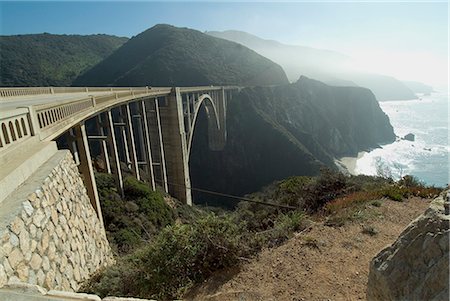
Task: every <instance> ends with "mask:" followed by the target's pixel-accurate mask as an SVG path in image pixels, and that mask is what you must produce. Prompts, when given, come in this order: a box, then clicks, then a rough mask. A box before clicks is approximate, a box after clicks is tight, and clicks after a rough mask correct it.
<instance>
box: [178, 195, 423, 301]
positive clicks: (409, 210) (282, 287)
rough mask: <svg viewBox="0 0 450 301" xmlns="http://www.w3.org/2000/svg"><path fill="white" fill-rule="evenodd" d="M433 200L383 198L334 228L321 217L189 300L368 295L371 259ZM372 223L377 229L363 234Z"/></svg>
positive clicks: (209, 283) (246, 300) (356, 297)
mask: <svg viewBox="0 0 450 301" xmlns="http://www.w3.org/2000/svg"><path fill="white" fill-rule="evenodd" d="M428 204H429V201H428V200H422V199H418V198H413V199H410V200H408V201H405V202H401V203H400V202H394V201H389V200H385V201H382V205H381V207H374V206H368V207H367V208H368V209H366V212H365V213H366V214H367V215H368V216H370V218H369V219H367V220H365V221H363V222H354V223H351V224H347V225H345V226H343V227H340V228H333V227H328V226H325V225H323V223H321V222H318V223H315V224H313V226H312V227H311V228H310V229H308V230H306V231H303V232H301V233H297V234H296V235H295V237H294V238H292V239H290V240H289V241H288V242H287V243H285V244H284V245H282V246H280V247H278V248H274V249H267V250H264V251H263V252H261V253H260V255H259V256H258V257H257V258H255V259H254V260H252V261H251V262H249V263H247V264H244V265H243V266H242V267H241V269H240V271H229V272H228V273H222V274H221V275H217V276H216V277H213V278H211V279H209V280H208V281H207V282H205V283H204V284H202V285H201V286H200V287H198V288H196V289H195V290H194V291H193V292H191V294H189V295H190V297H188V298H187V299H188V300H211V301H212V300H214V301H224V300H240V301H253V300H274V301H275V300H277V301H278V300H308V301H309V300H364V299H365V294H366V284H367V278H368V273H369V263H370V261H371V259H372V258H373V257H374V256H375V255H376V254H377V253H378V252H379V251H380V250H381V249H383V248H384V247H385V246H386V245H387V244H390V243H392V242H393V241H394V240H395V239H396V238H397V237H398V235H399V234H400V233H401V231H402V230H403V229H404V228H405V227H406V226H407V225H408V224H409V223H410V222H411V221H412V220H413V219H415V218H416V217H417V216H418V215H420V214H421V213H423V212H424V211H425V209H426V208H427V206H428ZM363 226H364V227H370V226H371V227H373V228H374V229H375V230H376V232H378V233H377V234H375V235H369V234H364V233H363V232H362V229H363Z"/></svg>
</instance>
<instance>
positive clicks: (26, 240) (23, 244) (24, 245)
mask: <svg viewBox="0 0 450 301" xmlns="http://www.w3.org/2000/svg"><path fill="white" fill-rule="evenodd" d="M19 241H20V249H21V250H22V253H23V254H26V253H27V252H28V251H29V250H30V234H28V232H27V231H26V230H24V231H22V232H20V235H19Z"/></svg>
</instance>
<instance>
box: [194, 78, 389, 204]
mask: <svg viewBox="0 0 450 301" xmlns="http://www.w3.org/2000/svg"><path fill="white" fill-rule="evenodd" d="M227 116H228V119H227V131H228V140H227V144H226V146H225V149H224V150H223V151H222V152H213V151H210V150H209V149H208V147H207V127H206V120H205V118H206V117H205V115H204V114H203V116H200V120H199V121H198V128H197V129H196V130H195V131H196V132H195V134H194V135H195V136H194V145H193V149H192V153H191V158H190V171H191V177H192V183H193V186H194V187H198V188H208V189H212V190H216V191H221V192H227V193H231V194H239V195H242V194H245V193H248V192H253V191H256V190H259V189H260V188H261V187H262V186H264V185H267V184H269V183H271V182H272V181H274V180H278V179H283V178H286V177H289V176H293V175H314V174H317V173H318V171H319V169H320V167H321V166H324V165H327V166H330V167H333V166H334V163H333V162H334V158H335V157H339V156H344V155H355V154H356V153H357V152H358V151H361V150H364V149H368V148H373V147H376V146H377V145H378V144H380V143H387V142H391V141H393V140H394V138H395V135H394V133H393V129H392V126H391V125H390V123H389V119H388V117H387V116H386V115H385V114H384V113H383V112H382V111H381V109H380V107H379V105H378V103H377V101H376V99H375V97H374V96H373V94H372V93H371V92H370V90H368V89H364V88H357V87H332V86H327V85H325V84H323V83H321V82H318V81H315V80H311V79H308V78H306V77H302V78H300V80H299V81H298V82H297V83H295V84H290V85H281V86H276V87H255V88H245V89H243V90H242V91H241V92H240V93H238V94H236V95H234V97H233V99H232V100H230V101H229V103H228V112H227ZM196 197H197V200H199V199H202V198H204V199H210V197H209V196H208V198H207V196H206V195H204V196H202V195H201V194H197V195H196Z"/></svg>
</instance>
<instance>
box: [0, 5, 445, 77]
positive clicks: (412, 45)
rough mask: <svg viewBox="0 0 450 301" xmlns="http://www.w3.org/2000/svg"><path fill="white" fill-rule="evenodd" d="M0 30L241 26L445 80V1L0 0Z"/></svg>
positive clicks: (381, 67)
mask: <svg viewBox="0 0 450 301" xmlns="http://www.w3.org/2000/svg"><path fill="white" fill-rule="evenodd" d="M0 14H1V15H0V17H1V18H0V19H1V23H0V34H2V35H13V34H27V33H42V32H49V33H54V34H96V33H106V34H113V35H118V36H126V37H132V36H134V35H137V34H139V33H140V32H142V31H144V30H145V29H147V28H150V27H152V26H153V25H155V24H158V23H166V24H172V25H175V26H182V27H189V28H193V29H197V30H200V31H207V30H219V31H220V30H229V29H234V30H242V31H246V32H249V33H251V34H254V35H257V36H259V37H262V38H265V39H272V40H277V41H280V42H282V43H286V44H295V45H304V46H310V47H316V48H321V49H330V50H335V51H338V52H341V53H343V54H346V55H348V56H350V57H352V58H353V59H354V60H355V62H356V65H357V66H358V67H359V68H360V69H362V70H365V71H371V72H377V73H382V74H387V75H392V76H395V77H397V78H399V79H402V80H417V81H422V82H424V83H427V84H431V85H434V86H444V85H447V84H448V4H447V2H446V1H440V2H430V1H426V2H414V1H408V2H396V3H392V2H386V1H378V2H348V1H347V2H334V1H331V2H330V1H328V2H254V1H251V2H210V1H201V2H191V1H181V2H148V1H147V2H144V1H141V2H134V1H96V2H91V1H78V2H70V1H49V2H40V1H11V2H0Z"/></svg>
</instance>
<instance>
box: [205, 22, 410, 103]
mask: <svg viewBox="0 0 450 301" xmlns="http://www.w3.org/2000/svg"><path fill="white" fill-rule="evenodd" d="M207 34H209V35H211V36H214V37H218V38H222V39H226V40H229V41H233V42H236V43H240V44H242V45H244V46H246V47H249V48H250V49H253V50H255V51H256V52H258V53H260V54H261V55H263V56H265V57H267V58H269V59H271V60H273V61H274V62H276V63H278V64H280V65H281V66H282V67H283V69H284V70H285V72H286V74H287V76H288V78H289V80H290V81H292V82H295V81H297V79H298V78H299V77H300V76H301V75H305V76H308V77H311V78H314V79H317V80H320V81H323V82H325V83H327V84H330V85H336V86H361V87H366V88H369V89H370V90H372V92H373V93H374V94H375V96H376V98H377V99H378V100H401V99H405V100H407V99H414V98H416V96H415V95H414V93H413V92H412V91H411V90H410V89H409V88H408V87H407V86H406V85H405V84H403V83H402V82H401V81H399V80H397V79H395V78H393V77H390V76H383V75H378V74H362V73H358V72H355V71H352V70H351V69H350V68H349V65H351V58H350V57H348V56H346V55H344V54H341V53H338V52H334V51H329V50H323V49H316V48H311V47H305V46H296V45H286V44H282V43H279V42H277V41H272V40H265V39H262V38H259V37H257V36H254V35H251V34H249V33H246V32H242V31H235V30H228V31H223V32H217V31H211V32H207Z"/></svg>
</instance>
